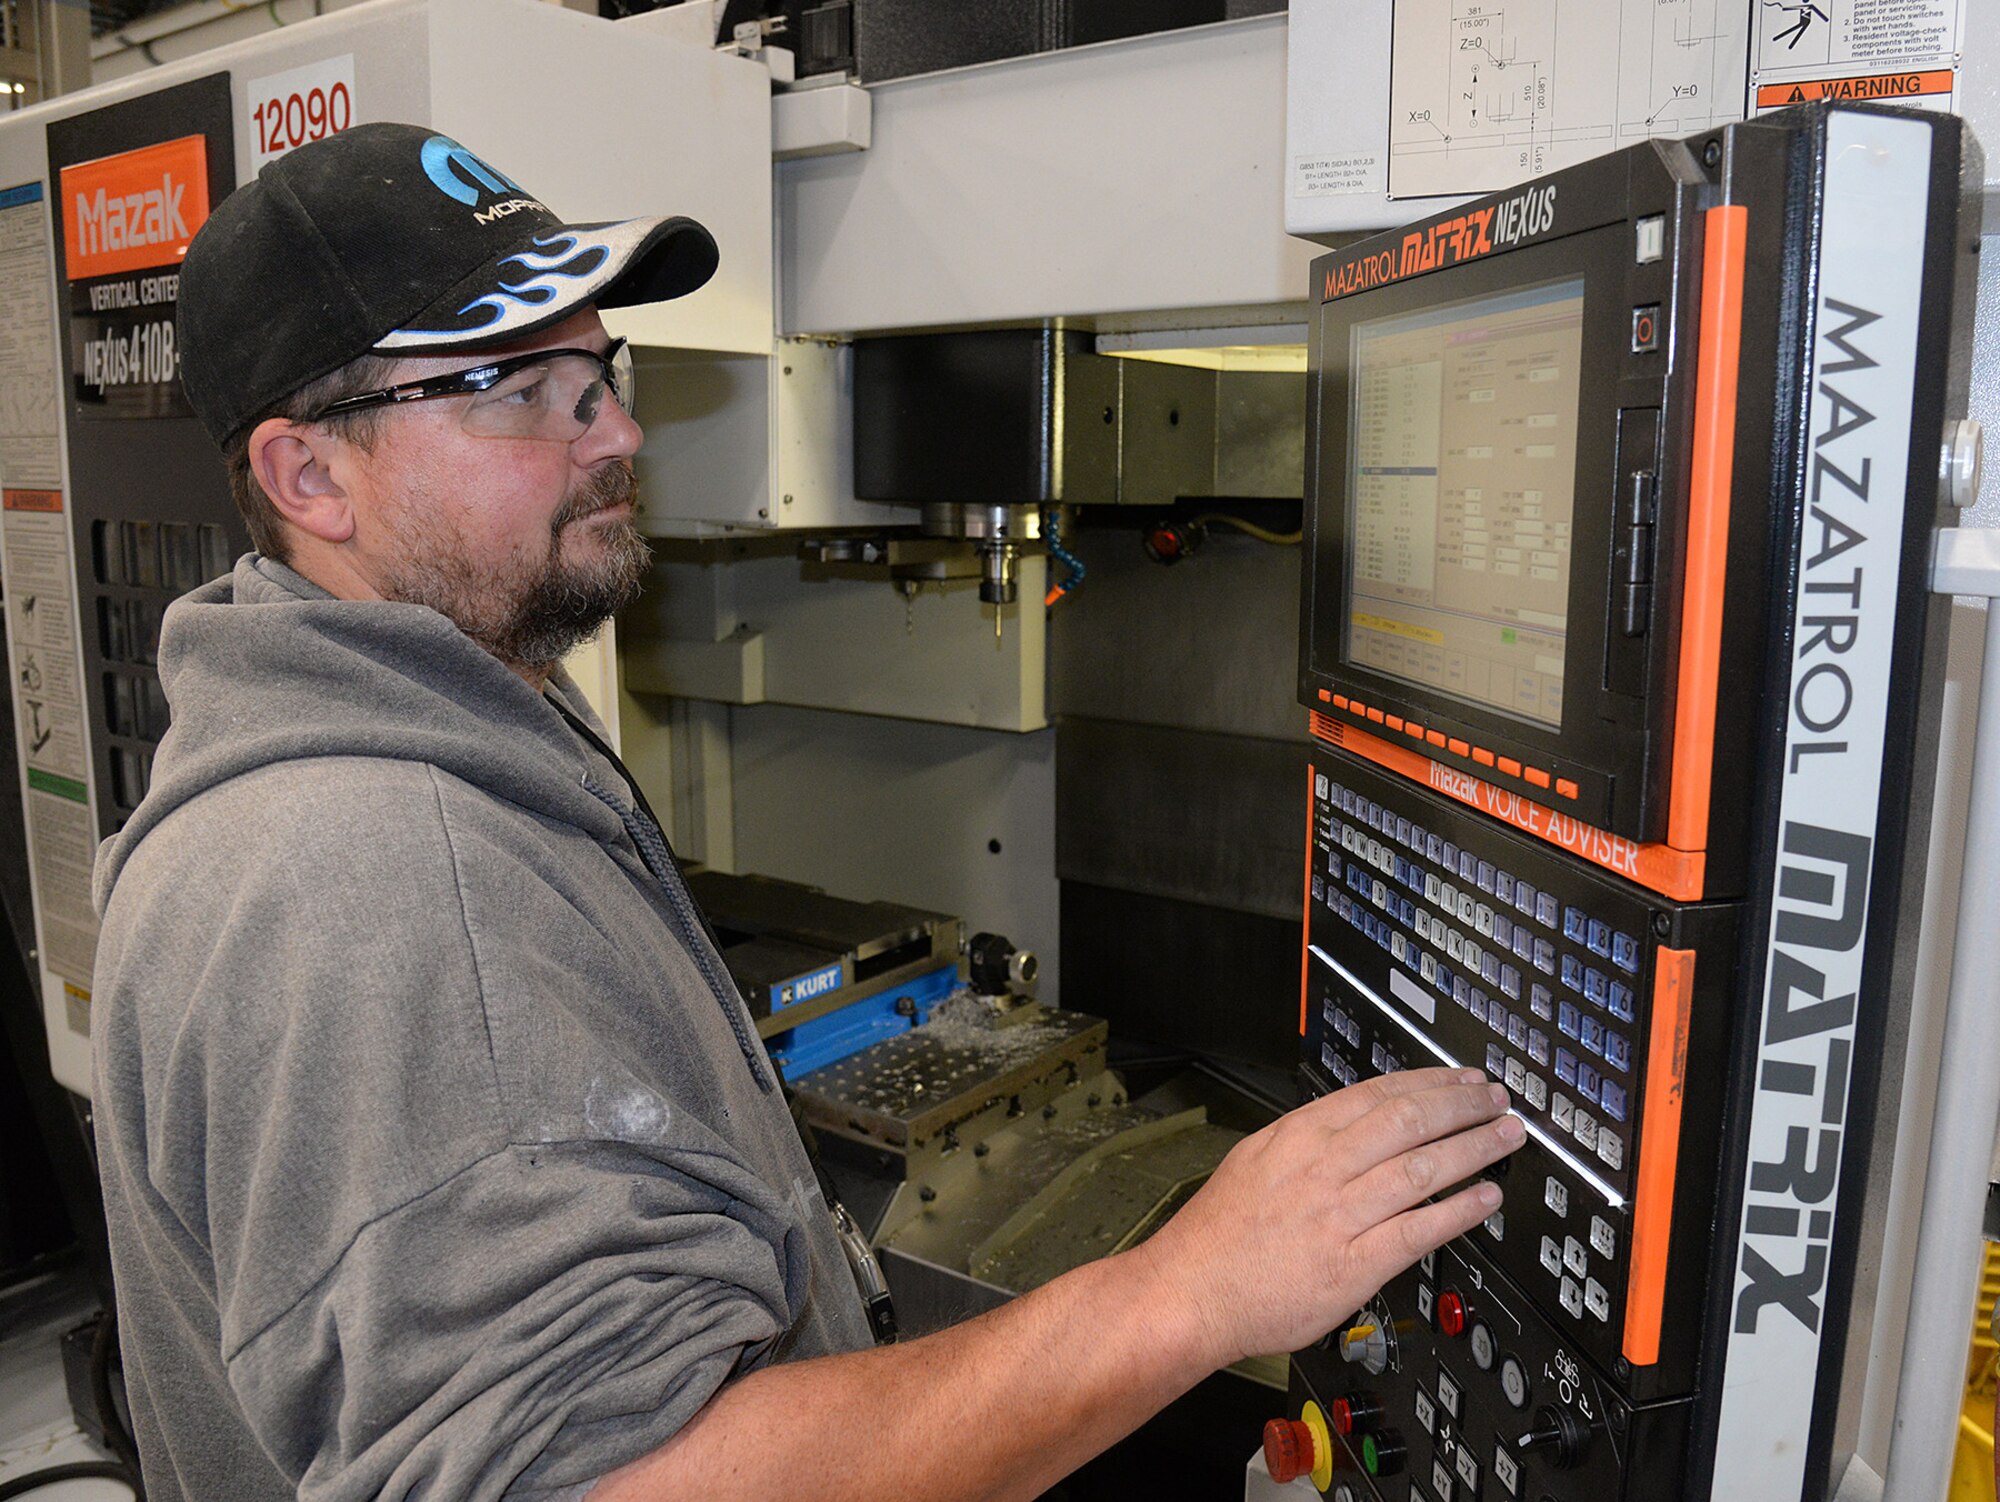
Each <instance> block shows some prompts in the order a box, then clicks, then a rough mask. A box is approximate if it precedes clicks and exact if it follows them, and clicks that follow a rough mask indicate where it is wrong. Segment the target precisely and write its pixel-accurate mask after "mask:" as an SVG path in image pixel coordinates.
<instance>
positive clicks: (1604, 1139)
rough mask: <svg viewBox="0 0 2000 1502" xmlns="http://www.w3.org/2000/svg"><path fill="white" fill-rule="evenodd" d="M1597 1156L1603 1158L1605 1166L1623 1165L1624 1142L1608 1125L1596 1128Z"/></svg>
mask: <svg viewBox="0 0 2000 1502" xmlns="http://www.w3.org/2000/svg"><path fill="white" fill-rule="evenodd" d="M1597 1156H1598V1157H1599V1158H1601V1159H1603V1160H1604V1166H1605V1167H1606V1168H1623V1167H1624V1166H1625V1143H1624V1141H1623V1140H1622V1139H1621V1138H1620V1137H1619V1135H1618V1134H1617V1133H1616V1132H1614V1131H1612V1130H1611V1128H1610V1127H1600V1128H1599V1129H1598V1133H1597Z"/></svg>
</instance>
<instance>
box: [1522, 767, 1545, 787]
mask: <svg viewBox="0 0 2000 1502" xmlns="http://www.w3.org/2000/svg"><path fill="white" fill-rule="evenodd" d="M1521 775H1522V776H1523V777H1525V778H1527V779H1528V781H1530V782H1532V783H1533V784H1534V785H1535V786H1536V787H1538V788H1545V787H1547V786H1548V785H1549V774H1548V773H1547V772H1546V771H1545V770H1543V769H1542V768H1541V767H1523V768H1521Z"/></svg>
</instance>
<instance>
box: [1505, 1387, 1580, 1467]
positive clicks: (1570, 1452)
mask: <svg viewBox="0 0 2000 1502" xmlns="http://www.w3.org/2000/svg"><path fill="white" fill-rule="evenodd" d="M1534 1422H1535V1427H1534V1428H1532V1429H1530V1430H1529V1431H1528V1432H1527V1433H1526V1434H1524V1435H1522V1436H1521V1437H1520V1438H1519V1439H1517V1440H1516V1441H1514V1444H1515V1446H1516V1448H1518V1449H1520V1450H1522V1451H1524V1452H1525V1451H1528V1450H1546V1451H1547V1452H1548V1462H1549V1464H1550V1465H1552V1466H1554V1467H1555V1468H1556V1469H1557V1470H1559V1471H1567V1470H1572V1469H1574V1468H1575V1467H1577V1466H1579V1465H1581V1464H1583V1454H1584V1451H1585V1450H1587V1449H1589V1448H1590V1426H1589V1425H1588V1424H1586V1423H1584V1421H1583V1420H1582V1419H1580V1418H1578V1417H1577V1416H1576V1415H1575V1414H1573V1413H1571V1412H1570V1411H1569V1410H1568V1409H1567V1408H1555V1407H1551V1406H1550V1405H1549V1404H1546V1403H1544V1404H1543V1405H1542V1406H1541V1407H1540V1408H1537V1409H1536V1410H1535V1421H1534Z"/></svg>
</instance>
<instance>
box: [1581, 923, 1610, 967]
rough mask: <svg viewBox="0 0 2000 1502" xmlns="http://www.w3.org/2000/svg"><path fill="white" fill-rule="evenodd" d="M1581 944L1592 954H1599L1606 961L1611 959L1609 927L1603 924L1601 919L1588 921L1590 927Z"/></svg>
mask: <svg viewBox="0 0 2000 1502" xmlns="http://www.w3.org/2000/svg"><path fill="white" fill-rule="evenodd" d="M1583 942H1584V943H1585V944H1586V945H1587V946H1588V947H1589V949H1590V952H1591V953H1592V954H1601V955H1603V956H1604V957H1605V958H1606V959H1609V958H1610V957H1611V925H1610V924H1609V923H1606V922H1604V921H1603V920H1602V919H1601V918H1592V919H1591V920H1590V927H1589V929H1588V930H1587V931H1586V932H1585V934H1584V936H1583Z"/></svg>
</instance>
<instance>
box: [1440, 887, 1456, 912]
mask: <svg viewBox="0 0 2000 1502" xmlns="http://www.w3.org/2000/svg"><path fill="white" fill-rule="evenodd" d="M1437 905H1438V906H1439V907H1441V908H1443V909H1444V911H1445V916H1446V917H1447V918H1453V917H1456V916H1457V915H1458V888H1457V887H1455V886H1453V885H1452V884H1451V883H1450V882H1448V881H1447V882H1444V883H1442V884H1441V885H1440V886H1439V887H1438V895H1437Z"/></svg>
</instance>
